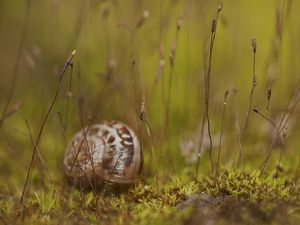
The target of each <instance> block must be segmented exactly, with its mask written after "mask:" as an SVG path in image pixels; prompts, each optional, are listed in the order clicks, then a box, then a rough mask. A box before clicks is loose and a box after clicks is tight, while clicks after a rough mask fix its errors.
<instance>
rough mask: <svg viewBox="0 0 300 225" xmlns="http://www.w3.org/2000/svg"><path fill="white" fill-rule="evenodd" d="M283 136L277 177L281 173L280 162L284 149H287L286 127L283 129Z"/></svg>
mask: <svg viewBox="0 0 300 225" xmlns="http://www.w3.org/2000/svg"><path fill="white" fill-rule="evenodd" d="M282 136H283V143H282V146H281V149H280V155H279V160H278V164H277V166H276V173H275V177H278V175H279V168H280V163H281V159H282V155H283V152H284V150H285V138H286V129H284V130H283V134H282Z"/></svg>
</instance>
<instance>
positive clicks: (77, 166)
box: [64, 121, 143, 184]
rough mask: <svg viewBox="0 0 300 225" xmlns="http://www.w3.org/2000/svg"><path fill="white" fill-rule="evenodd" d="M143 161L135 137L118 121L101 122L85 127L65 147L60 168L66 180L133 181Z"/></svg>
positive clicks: (94, 181)
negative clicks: (62, 166) (62, 163)
mask: <svg viewBox="0 0 300 225" xmlns="http://www.w3.org/2000/svg"><path fill="white" fill-rule="evenodd" d="M142 164H143V155H142V151H141V146H140V143H139V140H138V138H137V136H136V134H135V133H134V131H133V130H132V129H131V128H129V127H128V126H127V125H126V124H124V123H122V122H115V121H112V122H106V121H105V122H103V123H99V124H95V125H92V126H90V127H87V128H85V129H83V130H81V131H79V132H78V133H76V134H75V136H74V137H73V138H72V140H71V141H70V143H69V145H68V146H67V148H66V150H65V156H64V171H65V174H66V176H67V178H68V179H70V180H73V181H75V182H78V181H79V182H80V183H83V184H88V183H91V181H92V182H93V183H103V182H112V183H118V184H129V183H133V182H135V181H136V180H137V178H138V176H139V174H140V171H141V168H142Z"/></svg>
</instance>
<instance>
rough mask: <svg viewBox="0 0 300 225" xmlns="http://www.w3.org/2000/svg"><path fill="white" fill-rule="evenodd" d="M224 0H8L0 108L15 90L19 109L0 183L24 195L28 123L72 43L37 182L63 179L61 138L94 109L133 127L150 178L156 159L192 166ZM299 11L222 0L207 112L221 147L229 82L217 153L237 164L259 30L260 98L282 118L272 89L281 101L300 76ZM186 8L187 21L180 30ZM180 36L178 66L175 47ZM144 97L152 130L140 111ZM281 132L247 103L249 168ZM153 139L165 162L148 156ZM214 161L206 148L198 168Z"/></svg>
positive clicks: (292, 4)
mask: <svg viewBox="0 0 300 225" xmlns="http://www.w3.org/2000/svg"><path fill="white" fill-rule="evenodd" d="M219 3H220V2H219V1H207V0H161V1H142V0H131V1H118V0H111V1H108V0H90V1H80V0H72V1H69V0H65V1H59V0H44V1H38V0H27V1H25V0H24V1H10V0H9V1H8V0H1V1H0V34H1V35H0V81H1V82H0V110H1V113H2V111H3V110H4V108H5V105H6V102H7V100H8V98H9V96H10V94H9V93H10V92H11V90H13V91H12V95H11V97H12V98H11V100H10V101H9V105H8V108H7V111H8V112H14V111H15V112H14V113H12V115H9V116H8V117H7V118H6V119H5V120H4V122H3V124H2V126H1V128H0V187H1V191H0V193H1V192H2V193H5V194H7V193H9V195H14V196H19V195H20V192H21V190H22V185H23V183H24V180H25V176H26V173H25V171H26V170H27V168H28V165H29V162H30V158H31V153H32V149H33V145H32V141H31V138H30V135H29V130H28V127H27V126H26V121H28V124H29V127H30V130H31V132H32V136H33V139H34V140H36V138H37V133H38V130H39V128H40V127H41V123H42V120H43V118H44V116H45V113H46V112H47V109H48V107H49V105H50V103H51V101H52V99H53V96H54V93H55V90H56V86H57V80H58V75H59V71H60V69H61V68H62V66H63V64H64V62H65V61H66V59H67V57H68V56H69V55H70V53H71V52H72V51H73V50H74V49H76V51H77V53H76V55H75V57H74V60H73V70H72V72H71V70H70V69H68V70H67V72H66V73H65V75H64V81H63V86H62V89H61V92H60V95H59V97H58V99H57V101H56V104H55V107H54V109H53V111H52V112H51V113H50V116H49V118H48V120H47V122H46V126H45V129H44V131H43V134H42V138H41V141H40V144H39V147H38V149H39V152H40V156H38V157H36V160H35V164H34V168H33V171H32V174H31V178H30V185H31V187H33V188H37V187H41V186H42V185H45V184H47V182H54V183H55V182H57V183H62V182H63V180H64V179H63V178H64V175H63V170H62V159H63V154H64V148H65V146H66V144H67V143H68V141H69V140H70V138H71V137H72V136H73V135H74V133H75V132H77V131H79V130H80V129H82V128H83V127H85V126H87V125H88V123H89V118H90V117H91V116H93V115H94V114H96V119H95V121H97V122H99V121H101V120H112V119H114V120H121V121H124V122H126V123H127V124H129V125H130V126H131V127H133V128H134V129H135V130H136V132H137V133H138V135H139V137H140V138H141V142H142V145H143V149H144V155H145V166H144V171H143V175H142V177H143V179H146V180H147V179H148V178H151V177H152V176H153V174H155V173H157V170H156V169H157V168H158V170H159V173H161V174H162V176H166V177H170V176H172V174H176V173H179V172H180V171H182V170H189V171H190V173H194V169H195V158H197V150H198V143H197V140H198V138H199V126H200V124H201V120H202V117H203V111H204V82H203V77H204V73H205V72H206V69H207V59H208V51H207V50H208V48H209V38H210V35H211V33H210V29H211V21H212V19H213V18H215V16H216V12H217V6H218V4H219ZM299 12H300V2H299V1H292V0H265V1H260V0H252V1H247V0H240V1H236V0H224V1H223V9H222V11H221V13H220V17H219V21H218V26H217V34H216V39H215V46H214V49H213V57H212V72H211V92H210V96H211V97H210V99H211V101H210V118H211V122H212V134H213V136H214V148H213V152H214V157H216V155H215V152H216V150H217V148H218V137H219V135H220V127H221V118H222V108H223V98H224V93H225V91H226V90H229V96H228V102H227V106H226V107H227V108H226V115H225V120H224V135H223V140H222V152H221V164H222V166H224V167H234V166H235V165H236V161H237V155H238V152H239V148H238V144H239V143H238V138H237V129H238V128H239V127H241V126H242V123H243V119H244V117H245V114H246V111H247V107H248V99H249V94H250V89H251V85H252V66H253V52H252V46H251V40H252V38H256V41H257V54H256V75H257V87H256V89H255V92H254V99H253V105H254V107H255V108H257V109H259V110H260V111H261V112H262V113H264V114H265V115H267V116H268V117H269V118H271V119H272V120H273V121H274V122H276V123H277V122H278V118H280V116H281V115H282V111H280V110H279V111H276V112H269V111H267V110H266V106H267V90H268V88H272V98H271V103H270V104H271V108H273V109H285V108H286V105H287V103H288V101H289V99H290V96H291V94H292V93H293V90H294V88H295V84H296V82H297V81H298V79H299V71H300V64H299V62H298V61H299V56H300V55H299V52H300V42H299V38H300V26H299ZM180 16H183V21H182V26H181V29H180V30H179V31H178V36H177V39H176V32H177V28H176V26H177V23H178V18H180ZM175 40H177V41H175ZM174 41H175V43H176V56H175V60H174V68H173V70H172V69H171V67H170V63H169V55H170V53H171V50H172V46H174ZM170 70H172V72H170ZM14 74H15V75H14ZM14 76H15V78H16V80H15V81H16V83H15V87H14V88H13V89H12V88H11V86H12V83H14V81H13V77H14ZM170 76H172V85H171V92H170V93H171V94H170V96H171V97H170V109H169V122H168V124H167V125H166V122H165V118H166V111H167V110H166V105H167V96H168V91H169V78H170ZM142 102H145V109H146V111H145V116H146V119H147V121H148V122H149V125H150V127H151V134H150V135H149V132H147V127H146V125H145V123H143V122H142V121H140V118H139V116H140V109H141V105H142ZM297 110H298V109H296V110H295V112H294V114H293V116H292V118H291V120H290V122H289V124H288V127H287V134H288V136H287V140H286V145H285V152H284V156H283V159H282V168H283V170H284V171H286V172H288V173H292V174H295V177H298V175H297V174H298V173H297V168H298V165H299V150H298V148H299V146H300V142H299V138H298V136H299V125H298V123H299V120H298V119H299V113H298V112H297ZM299 110H300V109H299ZM273 134H274V128H272V125H270V123H269V122H268V121H266V120H264V119H263V118H262V117H260V116H258V115H256V114H253V113H251V115H250V122H249V126H248V129H247V135H246V138H245V140H244V143H243V155H244V157H243V164H242V166H243V167H244V168H245V169H253V168H254V169H255V168H256V169H258V167H259V165H260V163H261V162H262V159H263V158H264V157H265V156H266V149H267V147H268V146H269V144H270V141H271V140H272V135H273ZM204 139H207V134H206V135H205V137H204ZM205 141H206V142H207V140H204V142H205ZM206 146H207V145H206ZM151 148H153V149H154V152H155V154H156V158H158V162H155V161H153V160H152V159H153V155H152V154H151ZM278 149H280V143H279V144H278V146H277V148H276V149H275V151H274V154H273V155H272V160H271V164H270V165H269V170H270V171H274V169H275V165H276V163H277V160H278V156H279V151H277V150H278ZM204 150H205V146H204ZM40 158H42V159H43V160H40ZM155 163H156V166H154V165H155ZM209 170H210V168H209V158H208V154H206V153H205V151H203V155H202V158H201V163H200V173H202V174H205V173H207V171H209Z"/></svg>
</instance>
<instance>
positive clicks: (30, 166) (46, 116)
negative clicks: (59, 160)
mask: <svg viewBox="0 0 300 225" xmlns="http://www.w3.org/2000/svg"><path fill="white" fill-rule="evenodd" d="M75 53H76V51H75V50H74V51H73V52H72V53H71V55H70V56H69V57H68V59H67V61H66V62H65V64H64V66H63V68H62V70H61V72H60V74H59V78H58V84H57V88H56V92H55V95H54V97H53V100H52V102H51V104H50V106H49V108H48V111H47V113H46V115H45V117H44V120H43V122H42V125H41V127H40V130H39V132H38V136H37V139H36V142H35V145H34V147H33V152H32V156H31V161H30V164H29V167H28V170H27V176H26V179H25V183H24V186H23V191H22V195H21V198H20V205H22V204H23V200H24V195H25V191H26V187H27V183H28V180H29V176H30V172H31V169H32V166H33V162H34V157H35V154H36V151H37V147H38V144H39V142H40V139H41V137H42V133H43V130H44V127H45V124H46V121H47V119H48V117H49V115H50V112H51V111H52V109H53V107H54V105H55V102H56V100H57V97H58V95H59V91H60V89H61V85H62V81H63V77H64V74H65V72H66V70H67V68H68V67H69V66H72V60H73V57H74V55H75Z"/></svg>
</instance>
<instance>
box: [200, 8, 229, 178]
mask: <svg viewBox="0 0 300 225" xmlns="http://www.w3.org/2000/svg"><path fill="white" fill-rule="evenodd" d="M222 7H223V4H220V5H219V6H218V9H217V16H216V19H213V20H212V23H211V35H210V47H209V58H208V68H207V71H205V73H204V84H205V107H204V116H203V120H202V124H201V134H200V142H199V149H198V156H199V157H198V162H197V166H196V177H198V170H199V165H200V155H201V149H202V142H203V131H204V124H205V122H206V121H207V130H208V136H209V142H210V144H209V158H210V162H211V169H212V172H214V162H213V157H212V146H213V141H212V137H211V124H210V119H209V97H210V76H211V67H212V66H211V65H212V53H213V48H214V43H215V38H216V33H217V24H218V19H219V14H220V12H221V10H222Z"/></svg>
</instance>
